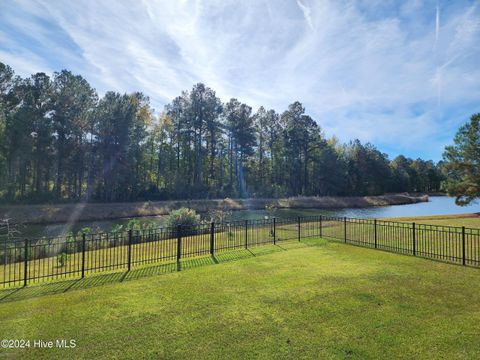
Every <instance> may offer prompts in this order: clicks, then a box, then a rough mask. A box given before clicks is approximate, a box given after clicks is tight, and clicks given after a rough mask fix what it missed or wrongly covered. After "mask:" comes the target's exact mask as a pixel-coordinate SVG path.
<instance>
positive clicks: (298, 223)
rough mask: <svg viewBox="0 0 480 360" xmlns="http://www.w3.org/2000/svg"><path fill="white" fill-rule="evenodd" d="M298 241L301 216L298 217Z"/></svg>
mask: <svg viewBox="0 0 480 360" xmlns="http://www.w3.org/2000/svg"><path fill="white" fill-rule="evenodd" d="M297 220H298V241H300V216H299V217H298V219H297Z"/></svg>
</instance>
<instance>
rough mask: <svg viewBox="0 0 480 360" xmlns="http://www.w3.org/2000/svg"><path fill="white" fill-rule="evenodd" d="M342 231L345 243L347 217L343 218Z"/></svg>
mask: <svg viewBox="0 0 480 360" xmlns="http://www.w3.org/2000/svg"><path fill="white" fill-rule="evenodd" d="M343 232H344V234H345V243H346V242H347V218H346V217H344V218H343Z"/></svg>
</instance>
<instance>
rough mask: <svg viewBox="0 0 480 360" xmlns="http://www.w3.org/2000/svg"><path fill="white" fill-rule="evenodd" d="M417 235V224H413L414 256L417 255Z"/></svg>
mask: <svg viewBox="0 0 480 360" xmlns="http://www.w3.org/2000/svg"><path fill="white" fill-rule="evenodd" d="M415 237H416V235H415V223H412V241H413V256H416V255H417V241H416V238H415Z"/></svg>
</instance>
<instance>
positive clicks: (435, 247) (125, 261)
mask: <svg viewBox="0 0 480 360" xmlns="http://www.w3.org/2000/svg"><path fill="white" fill-rule="evenodd" d="M308 237H322V238H326V239H331V240H336V241H341V242H344V243H347V244H352V245H358V246H364V247H370V248H374V249H380V250H386V251H391V252H396V253H402V254H408V255H413V256H420V257H425V258H430V259H436V260H442V261H447V262H451V263H456V264H461V265H468V266H475V267H479V266H480V229H472V228H465V227H453V226H438V225H423V224H415V223H402V222H395V221H383V220H376V219H368V220H366V219H353V218H339V217H327V216H311V217H298V218H270V219H262V220H243V221H233V222H227V223H202V224H199V225H195V226H178V227H175V228H156V229H145V230H128V231H120V232H115V233H106V232H105V233H95V234H77V235H71V236H65V237H56V238H50V239H44V238H42V239H22V240H18V239H17V240H12V241H4V242H3V243H2V244H1V246H0V284H1V285H3V286H4V287H6V286H27V285H28V284H31V283H36V282H40V281H42V280H55V279H62V278H68V277H79V278H83V277H85V275H86V274H92V273H96V272H104V271H115V270H130V269H131V268H132V267H138V266H142V265H148V264H156V263H162V262H166V263H173V262H177V263H178V264H180V261H181V259H182V258H190V257H196V256H202V255H203V256H205V255H214V254H215V253H217V252H222V251H228V250H235V249H248V248H250V247H255V246H261V245H267V244H278V243H281V242H283V241H292V240H294V241H300V240H301V239H304V238H308Z"/></svg>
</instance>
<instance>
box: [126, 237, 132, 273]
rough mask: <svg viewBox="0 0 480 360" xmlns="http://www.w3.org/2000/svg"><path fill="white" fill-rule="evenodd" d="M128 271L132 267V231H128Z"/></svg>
mask: <svg viewBox="0 0 480 360" xmlns="http://www.w3.org/2000/svg"><path fill="white" fill-rule="evenodd" d="M127 264H128V271H130V267H131V265H132V229H130V230H128V261H127Z"/></svg>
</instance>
